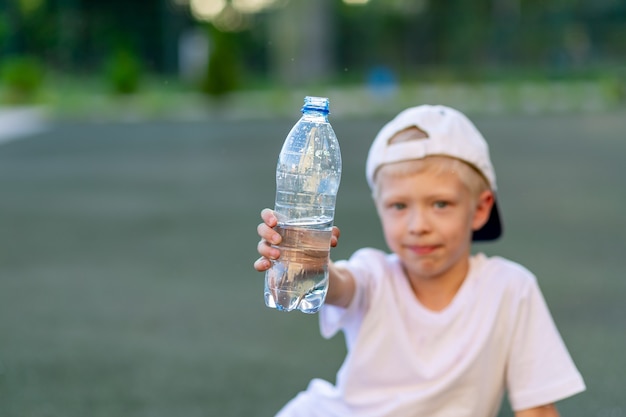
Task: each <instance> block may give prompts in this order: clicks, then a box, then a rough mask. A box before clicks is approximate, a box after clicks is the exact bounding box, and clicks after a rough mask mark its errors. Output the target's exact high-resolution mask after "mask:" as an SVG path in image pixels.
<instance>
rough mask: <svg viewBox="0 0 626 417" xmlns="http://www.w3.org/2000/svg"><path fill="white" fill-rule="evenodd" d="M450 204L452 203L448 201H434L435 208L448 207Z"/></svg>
mask: <svg viewBox="0 0 626 417" xmlns="http://www.w3.org/2000/svg"><path fill="white" fill-rule="evenodd" d="M449 205H450V203H448V202H447V201H435V203H434V206H435V208H438V209H442V208H446V207H448V206H449Z"/></svg>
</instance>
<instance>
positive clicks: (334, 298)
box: [325, 237, 356, 308]
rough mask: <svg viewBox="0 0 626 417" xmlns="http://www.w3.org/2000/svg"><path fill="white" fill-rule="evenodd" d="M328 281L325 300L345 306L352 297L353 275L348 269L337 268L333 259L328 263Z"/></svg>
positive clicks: (353, 288)
mask: <svg viewBox="0 0 626 417" xmlns="http://www.w3.org/2000/svg"><path fill="white" fill-rule="evenodd" d="M333 239H334V237H333ZM331 245H332V243H331ZM333 246H334V245H333ZM328 281H329V283H328V293H327V294H326V301H325V302H326V303H327V304H331V305H334V306H337V307H344V308H347V307H348V306H349V305H350V302H351V301H352V297H354V291H355V288H356V285H355V282H354V277H353V276H352V274H351V273H350V271H348V270H347V269H345V268H338V267H337V266H336V265H335V264H334V263H333V261H330V262H329V263H328Z"/></svg>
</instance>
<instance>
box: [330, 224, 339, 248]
mask: <svg viewBox="0 0 626 417" xmlns="http://www.w3.org/2000/svg"><path fill="white" fill-rule="evenodd" d="M339 235H341V232H340V231H339V228H338V227H337V226H333V234H332V236H331V237H330V246H331V247H333V248H334V247H336V246H337V244H338V243H339Z"/></svg>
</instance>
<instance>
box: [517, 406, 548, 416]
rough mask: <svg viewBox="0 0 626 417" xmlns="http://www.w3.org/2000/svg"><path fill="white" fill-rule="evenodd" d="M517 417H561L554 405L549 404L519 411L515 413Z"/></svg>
mask: <svg viewBox="0 0 626 417" xmlns="http://www.w3.org/2000/svg"><path fill="white" fill-rule="evenodd" d="M515 417H559V412H558V410H557V409H556V407H555V406H554V404H548V405H542V406H541V407H535V408H528V409H526V410H522V411H517V412H515Z"/></svg>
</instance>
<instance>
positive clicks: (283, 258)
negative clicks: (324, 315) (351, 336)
mask: <svg viewBox="0 0 626 417" xmlns="http://www.w3.org/2000/svg"><path fill="white" fill-rule="evenodd" d="M275 230H276V231H277V232H278V233H279V234H280V235H281V236H282V242H281V244H280V245H279V246H277V247H278V248H279V249H280V251H281V255H280V258H279V259H277V260H276V261H274V262H273V266H272V268H271V269H269V270H268V271H267V273H266V276H265V303H266V304H267V306H268V307H272V308H276V309H277V310H281V311H292V310H295V309H299V310H300V311H302V312H304V313H315V312H317V311H318V310H319V309H320V307H321V306H322V304H323V303H324V299H325V298H326V291H327V288H328V254H329V250H330V238H331V235H332V221H319V220H311V219H309V220H308V221H307V220H300V221H298V223H297V224H289V223H287V224H279V225H278V226H276V228H275Z"/></svg>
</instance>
